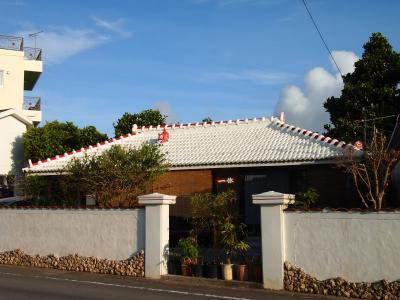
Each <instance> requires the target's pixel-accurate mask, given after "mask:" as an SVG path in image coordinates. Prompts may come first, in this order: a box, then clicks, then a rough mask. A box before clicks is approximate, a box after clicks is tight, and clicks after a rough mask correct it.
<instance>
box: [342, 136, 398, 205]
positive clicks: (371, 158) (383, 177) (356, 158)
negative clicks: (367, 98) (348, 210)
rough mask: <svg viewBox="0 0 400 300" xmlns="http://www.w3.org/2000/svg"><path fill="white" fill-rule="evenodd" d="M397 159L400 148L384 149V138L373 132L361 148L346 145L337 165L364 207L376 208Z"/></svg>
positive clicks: (382, 197)
mask: <svg viewBox="0 0 400 300" xmlns="http://www.w3.org/2000/svg"><path fill="white" fill-rule="evenodd" d="M399 161H400V151H399V150H394V149H388V143H387V140H386V137H385V136H384V135H383V134H381V133H379V132H377V131H375V133H374V135H373V138H372V141H371V143H370V144H369V145H367V147H364V149H363V151H360V150H358V149H357V148H354V147H348V148H347V149H346V152H345V155H344V156H343V157H342V158H340V160H339V162H338V165H339V167H341V168H343V169H345V170H346V172H347V173H349V174H350V175H351V176H352V179H353V184H354V187H355V189H356V191H357V194H358V196H359V197H360V199H361V202H362V203H363V205H364V206H365V208H373V209H375V210H380V209H382V207H383V202H384V199H385V191H386V188H387V186H388V185H389V182H390V177H391V173H392V171H393V168H394V167H395V165H396V163H398V162H399Z"/></svg>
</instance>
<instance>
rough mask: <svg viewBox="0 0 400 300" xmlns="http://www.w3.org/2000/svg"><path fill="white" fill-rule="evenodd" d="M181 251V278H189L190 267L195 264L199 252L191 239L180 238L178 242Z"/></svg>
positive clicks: (190, 273)
mask: <svg viewBox="0 0 400 300" xmlns="http://www.w3.org/2000/svg"><path fill="white" fill-rule="evenodd" d="M178 245H179V248H180V250H181V272H182V275H183V276H191V275H192V270H191V267H192V265H193V264H196V263H197V257H198V256H199V250H198V249H197V247H196V242H195V240H194V238H193V237H191V236H189V237H187V238H182V239H180V240H179V242H178Z"/></svg>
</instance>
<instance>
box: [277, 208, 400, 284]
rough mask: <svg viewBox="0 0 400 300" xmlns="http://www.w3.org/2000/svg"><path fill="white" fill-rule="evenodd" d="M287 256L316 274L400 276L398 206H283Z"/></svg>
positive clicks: (369, 278) (357, 277) (358, 278)
mask: <svg viewBox="0 0 400 300" xmlns="http://www.w3.org/2000/svg"><path fill="white" fill-rule="evenodd" d="M284 222H285V223H284V226H285V241H286V245H285V260H286V261H289V262H291V263H293V264H295V265H297V266H299V267H301V268H303V269H304V271H305V272H306V273H308V274H310V275H312V276H315V277H317V278H318V279H320V280H323V279H327V278H332V277H339V276H340V277H343V278H345V279H346V280H350V281H353V282H360V281H366V282H371V281H376V280H381V279H387V280H397V279H400V212H379V213H361V212H285V213H284Z"/></svg>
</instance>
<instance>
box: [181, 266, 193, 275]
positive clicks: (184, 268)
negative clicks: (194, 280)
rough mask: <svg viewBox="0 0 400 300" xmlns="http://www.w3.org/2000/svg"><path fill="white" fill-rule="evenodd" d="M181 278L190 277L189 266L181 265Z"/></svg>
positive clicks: (190, 270)
mask: <svg viewBox="0 0 400 300" xmlns="http://www.w3.org/2000/svg"><path fill="white" fill-rule="evenodd" d="M181 272H182V276H192V269H191V267H190V265H181Z"/></svg>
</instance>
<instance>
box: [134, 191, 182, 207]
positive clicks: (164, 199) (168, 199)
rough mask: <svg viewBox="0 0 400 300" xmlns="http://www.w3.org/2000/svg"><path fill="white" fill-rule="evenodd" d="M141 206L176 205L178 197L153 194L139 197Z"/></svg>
mask: <svg viewBox="0 0 400 300" xmlns="http://www.w3.org/2000/svg"><path fill="white" fill-rule="evenodd" d="M138 200H139V204H143V205H163V204H167V205H169V204H175V203H176V196H170V195H164V194H159V193H152V194H148V195H143V196H138Z"/></svg>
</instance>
